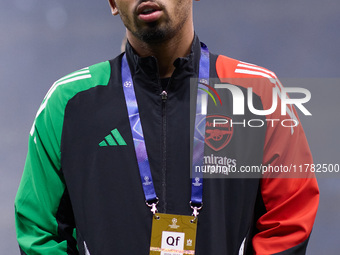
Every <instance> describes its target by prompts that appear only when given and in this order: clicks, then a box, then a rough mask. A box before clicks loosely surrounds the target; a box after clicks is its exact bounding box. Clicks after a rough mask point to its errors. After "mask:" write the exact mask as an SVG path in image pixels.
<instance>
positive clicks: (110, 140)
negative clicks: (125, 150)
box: [99, 128, 127, 147]
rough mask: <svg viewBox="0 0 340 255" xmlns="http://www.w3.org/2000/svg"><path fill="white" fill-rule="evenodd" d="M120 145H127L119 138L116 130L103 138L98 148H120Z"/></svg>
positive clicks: (119, 135)
mask: <svg viewBox="0 0 340 255" xmlns="http://www.w3.org/2000/svg"><path fill="white" fill-rule="evenodd" d="M121 145H127V144H126V142H125V141H124V139H123V137H122V136H121V134H120V133H119V131H118V129H117V128H116V129H114V130H112V131H111V133H110V134H109V135H107V136H105V139H104V140H103V141H101V142H100V143H99V146H100V147H106V146H121Z"/></svg>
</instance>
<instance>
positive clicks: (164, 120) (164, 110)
mask: <svg viewBox="0 0 340 255" xmlns="http://www.w3.org/2000/svg"><path fill="white" fill-rule="evenodd" d="M177 69H178V68H176V69H175V70H174V72H173V73H172V75H171V77H170V80H169V82H168V84H167V86H166V88H165V89H164V90H163V88H162V84H161V82H160V81H161V80H160V77H159V72H158V69H157V73H158V83H159V86H160V88H161V91H162V92H161V94H160V96H161V99H162V182H161V184H162V197H161V199H160V200H161V201H162V202H163V203H162V204H163V206H162V207H161V212H163V213H166V211H167V210H166V208H167V201H166V172H167V171H166V168H167V162H166V154H167V150H166V143H167V139H166V133H167V128H166V127H167V116H166V114H167V103H166V102H167V100H168V92H167V91H168V89H169V86H170V84H171V82H172V78H173V77H174V74H175V73H176V72H177V71H178V70H177Z"/></svg>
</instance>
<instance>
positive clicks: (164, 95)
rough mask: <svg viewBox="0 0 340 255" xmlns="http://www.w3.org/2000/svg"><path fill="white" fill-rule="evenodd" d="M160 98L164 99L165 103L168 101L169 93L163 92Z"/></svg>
mask: <svg viewBox="0 0 340 255" xmlns="http://www.w3.org/2000/svg"><path fill="white" fill-rule="evenodd" d="M160 96H161V97H162V100H163V102H165V101H166V100H167V99H168V93H166V91H165V90H163V91H162V93H161V94H160Z"/></svg>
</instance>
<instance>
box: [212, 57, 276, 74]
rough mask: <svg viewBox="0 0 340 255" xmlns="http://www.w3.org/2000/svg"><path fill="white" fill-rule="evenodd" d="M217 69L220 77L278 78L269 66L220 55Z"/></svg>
mask: <svg viewBox="0 0 340 255" xmlns="http://www.w3.org/2000/svg"><path fill="white" fill-rule="evenodd" d="M216 71H217V74H218V76H219V77H221V78H227V77H231V76H233V77H238V78H255V77H258V78H261V77H263V78H268V79H277V76H276V74H275V73H274V72H272V71H270V70H269V69H267V68H264V67H261V66H258V65H255V64H251V63H247V62H243V61H240V60H236V59H233V58H229V57H226V56H223V55H218V57H217V60H216Z"/></svg>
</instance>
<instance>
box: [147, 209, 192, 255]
mask: <svg viewBox="0 0 340 255" xmlns="http://www.w3.org/2000/svg"><path fill="white" fill-rule="evenodd" d="M157 216H158V217H157ZM193 219H194V217H193V216H184V215H175V214H164V213H157V214H156V217H153V220H152V232H151V243H150V255H185V254H195V245H196V231H197V219H196V220H195V221H194V222H192V221H193Z"/></svg>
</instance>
